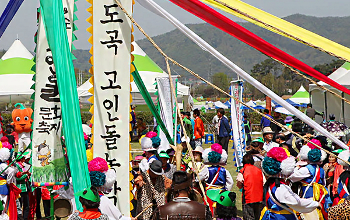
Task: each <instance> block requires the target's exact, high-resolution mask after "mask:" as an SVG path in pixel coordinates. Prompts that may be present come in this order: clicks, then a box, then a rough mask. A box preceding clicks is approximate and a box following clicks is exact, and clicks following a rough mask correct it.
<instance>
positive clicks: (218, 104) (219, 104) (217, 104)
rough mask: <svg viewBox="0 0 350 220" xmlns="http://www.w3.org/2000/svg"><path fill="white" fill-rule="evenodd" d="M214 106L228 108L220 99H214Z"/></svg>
mask: <svg viewBox="0 0 350 220" xmlns="http://www.w3.org/2000/svg"><path fill="white" fill-rule="evenodd" d="M214 105H215V108H223V109H228V106H227V105H225V104H224V103H222V102H220V101H216V102H214Z"/></svg>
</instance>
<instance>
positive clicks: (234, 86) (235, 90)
mask: <svg viewBox="0 0 350 220" xmlns="http://www.w3.org/2000/svg"><path fill="white" fill-rule="evenodd" d="M231 95H232V96H234V97H236V98H238V99H239V100H241V101H242V98H243V83H242V81H233V82H231ZM231 120H232V134H233V148H234V149H235V151H234V156H235V158H234V160H235V161H236V166H237V169H240V168H242V167H243V154H244V152H245V138H244V125H243V111H242V108H241V104H240V103H239V102H238V101H236V100H235V99H232V98H231Z"/></svg>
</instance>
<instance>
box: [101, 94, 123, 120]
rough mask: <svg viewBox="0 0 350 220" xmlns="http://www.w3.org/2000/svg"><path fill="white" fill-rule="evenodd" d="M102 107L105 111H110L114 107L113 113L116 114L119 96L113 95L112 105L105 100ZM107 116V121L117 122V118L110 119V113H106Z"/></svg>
mask: <svg viewBox="0 0 350 220" xmlns="http://www.w3.org/2000/svg"><path fill="white" fill-rule="evenodd" d="M103 106H104V107H105V108H106V109H107V110H111V109H112V108H113V106H114V112H118V107H119V96H118V95H114V103H113V102H112V101H111V100H109V99H105V100H104V101H103ZM107 114H108V120H109V121H116V120H119V118H118V117H114V118H112V114H111V113H110V112H107Z"/></svg>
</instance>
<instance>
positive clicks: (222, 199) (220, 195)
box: [207, 189, 236, 207]
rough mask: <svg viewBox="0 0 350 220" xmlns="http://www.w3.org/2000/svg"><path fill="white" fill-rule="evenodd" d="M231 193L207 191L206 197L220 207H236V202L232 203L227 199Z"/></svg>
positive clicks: (218, 190) (214, 190) (219, 190)
mask: <svg viewBox="0 0 350 220" xmlns="http://www.w3.org/2000/svg"><path fill="white" fill-rule="evenodd" d="M230 193H231V191H226V190H221V189H210V190H208V191H207V196H208V197H209V198H210V199H211V200H213V201H215V202H217V203H219V204H220V205H223V206H226V207H234V206H236V201H232V200H231V198H230V197H229V194H230Z"/></svg>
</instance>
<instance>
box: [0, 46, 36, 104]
mask: <svg viewBox="0 0 350 220" xmlns="http://www.w3.org/2000/svg"><path fill="white" fill-rule="evenodd" d="M34 64H35V63H34V61H33V55H32V54H31V53H30V52H29V51H28V50H27V48H25V46H24V45H23V44H22V42H21V41H20V40H18V39H17V40H15V41H14V42H13V44H12V45H11V47H10V48H9V49H8V50H7V52H6V53H5V54H4V55H3V56H2V58H1V59H0V104H6V103H16V102H26V101H28V100H30V96H31V95H32V94H33V92H34V91H33V90H32V89H31V87H32V85H33V84H34V81H33V80H32V78H33V75H34V72H33V71H32V70H31V69H32V67H33V65H34Z"/></svg>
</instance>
